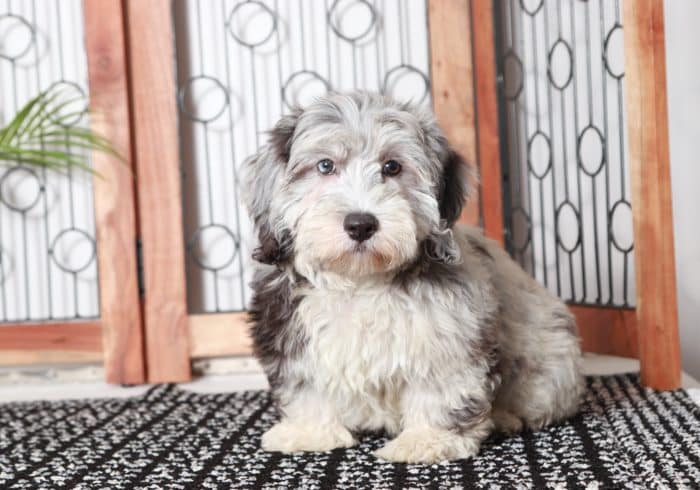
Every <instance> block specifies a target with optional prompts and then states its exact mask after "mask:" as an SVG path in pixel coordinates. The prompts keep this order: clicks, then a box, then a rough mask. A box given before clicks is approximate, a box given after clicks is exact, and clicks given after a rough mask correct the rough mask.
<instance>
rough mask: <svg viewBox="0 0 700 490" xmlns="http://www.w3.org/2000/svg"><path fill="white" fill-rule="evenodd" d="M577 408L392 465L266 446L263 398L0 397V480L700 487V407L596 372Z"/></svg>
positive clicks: (681, 394)
mask: <svg viewBox="0 0 700 490" xmlns="http://www.w3.org/2000/svg"><path fill="white" fill-rule="evenodd" d="M588 385H589V390H588V393H587V396H586V399H585V403H584V406H583V410H582V413H581V414H580V415H579V416H577V417H576V418H574V419H573V420H571V421H569V422H567V423H565V424H562V425H559V426H556V427H550V428H548V429H545V430H543V431H540V432H537V433H531V432H528V433H524V434H521V435H518V436H515V437H510V438H505V437H500V438H493V439H492V440H489V441H488V442H487V443H486V444H485V446H484V447H483V450H482V452H481V453H480V455H479V456H478V457H476V458H474V459H471V460H468V461H456V462H452V463H445V464H437V465H432V466H425V465H403V464H390V463H384V462H381V461H378V460H377V459H375V458H374V457H373V456H372V454H371V452H372V450H374V449H376V448H378V447H379V446H380V445H381V444H382V443H383V442H384V438H383V437H381V436H379V435H374V436H366V437H364V438H363V439H362V444H361V445H359V446H358V447H356V448H352V449H349V450H335V451H331V452H328V453H307V454H300V455H295V456H285V455H281V454H270V453H265V452H263V451H262V450H261V449H260V436H261V434H262V433H263V432H264V431H265V430H266V429H267V428H269V427H270V426H271V425H272V424H273V423H274V422H275V420H276V419H277V414H276V412H275V410H274V408H273V407H272V405H271V401H270V397H269V395H268V393H267V392H242V393H230V394H220V395H203V394H196V393H192V392H188V391H182V390H180V389H178V388H176V387H174V386H172V385H161V386H156V387H154V388H152V389H151V390H150V391H149V392H148V393H147V394H146V395H144V396H141V397H136V398H128V399H104V400H91V401H61V402H29V403H11V404H5V405H0V488H32V489H33V488H51V489H53V488H110V489H118V488H153V489H161V488H167V489H170V488H175V489H177V488H197V489H199V488H309V489H311V488H373V489H378V488H424V487H429V488H674V487H680V488H700V407H698V405H696V404H695V403H694V402H693V401H692V400H691V399H690V398H689V397H688V395H687V393H686V392H685V391H683V390H679V391H675V392H664V393H660V392H655V391H652V390H648V389H643V388H641V387H640V386H639V383H638V379H637V377H636V376H634V375H619V376H608V377H591V378H588Z"/></svg>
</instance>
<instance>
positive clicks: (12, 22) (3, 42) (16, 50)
mask: <svg viewBox="0 0 700 490" xmlns="http://www.w3.org/2000/svg"><path fill="white" fill-rule="evenodd" d="M35 39H36V30H35V29H34V26H33V25H31V24H30V23H29V22H28V21H27V19H25V18H24V17H20V16H18V15H15V14H2V15H0V58H2V59H5V60H8V61H13V62H14V61H17V60H18V59H20V58H21V57H22V56H24V55H26V54H27V53H28V52H29V50H30V49H31V47H32V45H33V44H34V42H35ZM9 49H12V52H10V51H9Z"/></svg>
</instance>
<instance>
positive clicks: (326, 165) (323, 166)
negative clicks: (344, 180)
mask: <svg viewBox="0 0 700 490" xmlns="http://www.w3.org/2000/svg"><path fill="white" fill-rule="evenodd" d="M316 168H317V169H318V171H319V172H321V173H322V174H323V175H330V174H332V173H333V172H335V163H333V161H332V160H329V159H328V158H324V159H323V160H321V161H319V162H318V163H317V164H316Z"/></svg>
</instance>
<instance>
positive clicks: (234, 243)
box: [187, 224, 240, 271]
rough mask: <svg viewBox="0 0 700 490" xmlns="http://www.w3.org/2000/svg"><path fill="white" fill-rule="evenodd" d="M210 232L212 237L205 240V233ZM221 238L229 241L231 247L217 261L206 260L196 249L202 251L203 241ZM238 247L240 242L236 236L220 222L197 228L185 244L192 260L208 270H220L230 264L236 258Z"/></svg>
mask: <svg viewBox="0 0 700 490" xmlns="http://www.w3.org/2000/svg"><path fill="white" fill-rule="evenodd" d="M212 233H213V234H215V237H214V239H213V240H206V235H209V234H212ZM222 239H223V240H225V241H227V242H229V243H230V247H231V252H230V253H229V254H227V256H226V257H225V258H224V260H221V261H219V262H217V263H213V262H211V261H207V259H206V257H204V256H203V255H204V254H202V253H198V252H197V249H198V250H199V251H200V252H201V251H202V249H203V248H204V246H205V243H204V242H205V241H210V242H215V241H220V240H222ZM239 248H240V242H239V241H238V238H236V235H234V234H233V232H232V231H231V230H229V229H228V227H226V226H224V225H220V224H211V225H205V226H202V227H200V228H198V229H197V231H195V232H194V234H193V235H192V238H190V241H189V243H188V244H187V249H188V251H189V252H190V255H191V256H192V260H194V262H195V264H197V266H199V267H201V268H202V269H205V270H208V271H220V270H221V269H225V268H226V267H228V266H229V265H231V263H232V262H233V261H234V259H235V258H236V255H237V254H238V249H239Z"/></svg>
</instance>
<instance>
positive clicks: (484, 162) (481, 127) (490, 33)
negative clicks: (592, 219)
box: [470, 0, 505, 245]
mask: <svg viewBox="0 0 700 490" xmlns="http://www.w3.org/2000/svg"><path fill="white" fill-rule="evenodd" d="M470 5H471V11H470V19H471V24H470V25H471V29H472V63H473V64H474V82H473V83H474V90H475V93H476V95H475V97H474V101H473V105H474V110H475V113H476V119H475V129H476V135H477V139H476V152H477V161H478V162H479V173H480V177H481V189H480V192H479V199H480V203H479V207H480V209H481V215H482V219H483V226H484V233H485V234H486V235H487V236H488V237H490V238H492V239H494V240H496V241H497V242H498V243H500V244H501V245H504V244H505V236H504V227H503V193H502V190H501V188H502V178H501V147H500V127H499V111H498V91H497V90H496V83H497V82H496V73H497V69H496V50H495V49H494V45H495V24H494V12H493V1H487V0H477V1H474V2H470Z"/></svg>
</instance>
